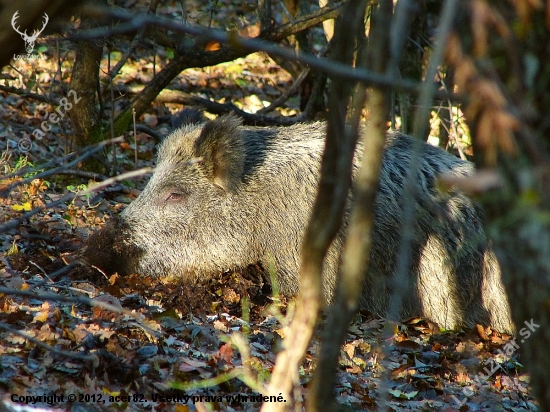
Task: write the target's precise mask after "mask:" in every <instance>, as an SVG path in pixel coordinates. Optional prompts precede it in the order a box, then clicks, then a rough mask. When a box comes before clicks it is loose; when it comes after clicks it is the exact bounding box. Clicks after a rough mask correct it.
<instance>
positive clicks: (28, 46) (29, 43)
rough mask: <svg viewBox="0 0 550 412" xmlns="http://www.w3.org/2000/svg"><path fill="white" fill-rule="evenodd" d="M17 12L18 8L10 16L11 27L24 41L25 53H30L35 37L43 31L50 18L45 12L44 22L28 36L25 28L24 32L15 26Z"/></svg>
mask: <svg viewBox="0 0 550 412" xmlns="http://www.w3.org/2000/svg"><path fill="white" fill-rule="evenodd" d="M18 13H19V10H17V11H16V12H15V13H14V15H13V17H12V18H11V26H12V27H13V29H14V30H15V31H16V32H17V33H19V34H20V35H21V38H22V39H23V40H24V41H25V49H26V50H27V53H28V54H31V53H32V51H33V49H34V43H35V42H36V39H37V38H38V36H39V35H40V33H42V32H43V31H44V28H45V27H46V24H48V21H49V20H50V19H49V17H48V15H47V14H46V13H44V24H43V25H42V28H41V29H40V30H35V31H34V32H33V34H32V36H29V35H28V34H27V30H25V31H24V32H21V31H19V27H15V23H16V20H17V18H18V17H19V16H18Z"/></svg>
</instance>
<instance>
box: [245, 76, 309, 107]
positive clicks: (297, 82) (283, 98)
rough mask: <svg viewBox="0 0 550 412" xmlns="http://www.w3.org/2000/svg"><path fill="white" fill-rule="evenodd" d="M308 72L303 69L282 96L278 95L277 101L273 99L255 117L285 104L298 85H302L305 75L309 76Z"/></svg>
mask: <svg viewBox="0 0 550 412" xmlns="http://www.w3.org/2000/svg"><path fill="white" fill-rule="evenodd" d="M309 71H310V69H309V68H306V69H304V70H303V71H302V73H300V75H299V76H298V77H297V78H296V80H294V82H293V83H292V85H291V86H290V87H289V88H288V89H287V90H286V91H285V92H284V93H283V94H282V95H280V96H279V97H278V98H277V99H275V100H274V101H273V102H271V104H270V105H269V106H267V107H264V108H263V109H260V110H258V111H257V112H256V115H261V114H265V113H269V112H271V111H273V110H275V109H276V108H277V107H279V106H280V105H282V104H283V103H284V102H286V101H287V100H288V99H289V97H290V96H292V95H293V94H294V93H296V90H298V88H299V87H300V85H301V84H302V82H303V81H304V79H305V78H306V77H307V75H308V74H309Z"/></svg>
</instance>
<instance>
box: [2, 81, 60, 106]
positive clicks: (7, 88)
mask: <svg viewBox="0 0 550 412" xmlns="http://www.w3.org/2000/svg"><path fill="white" fill-rule="evenodd" d="M0 91H3V92H6V93H11V94H16V95H18V96H21V97H26V98H29V99H34V100H38V101H39V102H43V103H48V104H51V105H57V103H58V102H57V101H55V100H53V99H50V98H49V97H46V96H44V95H43V94H38V93H32V92H29V91H28V90H24V89H19V88H17V87H11V86H4V85H3V84H0Z"/></svg>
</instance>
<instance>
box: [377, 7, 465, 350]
mask: <svg viewBox="0 0 550 412" xmlns="http://www.w3.org/2000/svg"><path fill="white" fill-rule="evenodd" d="M457 3H458V0H447V1H445V3H444V5H443V10H442V12H441V19H440V22H439V27H438V31H437V33H438V34H437V38H436V41H435V48H434V51H433V53H432V58H431V60H430V65H429V67H428V70H427V73H426V80H425V82H424V88H423V89H422V93H421V95H420V99H419V106H418V109H417V111H416V114H415V123H414V136H415V137H416V139H414V145H413V149H412V154H411V159H410V163H409V165H408V171H407V176H406V180H405V183H404V187H403V195H402V198H403V212H402V230H401V233H402V235H401V243H400V245H399V252H398V255H397V264H396V270H395V275H394V279H393V288H392V290H393V295H392V299H391V300H390V304H389V308H388V318H389V319H397V318H398V317H399V312H400V310H401V305H402V302H403V299H404V298H405V296H406V294H407V293H409V276H408V275H409V268H410V265H411V259H412V253H411V250H412V249H411V248H412V242H413V237H414V229H413V221H414V210H415V206H416V205H415V202H416V186H417V176H418V173H419V170H418V169H419V161H420V151H421V146H422V142H423V139H422V137H423V136H424V134H425V133H426V131H427V126H428V122H427V119H428V116H429V113H430V110H431V101H432V100H433V97H434V95H435V93H434V92H435V84H434V81H433V79H434V77H435V74H436V73H437V69H438V66H439V65H440V64H441V61H442V59H443V51H444V50H445V47H446V40H447V36H448V35H449V32H450V30H451V27H452V22H453V20H454V17H455V15H456V7H457ZM385 333H386V334H387V335H392V334H393V330H392V326H391V324H390V323H387V324H386V332H385ZM389 342H390V341H389V340H388V345H387V346H386V351H387V352H388V353H389V351H390V349H389Z"/></svg>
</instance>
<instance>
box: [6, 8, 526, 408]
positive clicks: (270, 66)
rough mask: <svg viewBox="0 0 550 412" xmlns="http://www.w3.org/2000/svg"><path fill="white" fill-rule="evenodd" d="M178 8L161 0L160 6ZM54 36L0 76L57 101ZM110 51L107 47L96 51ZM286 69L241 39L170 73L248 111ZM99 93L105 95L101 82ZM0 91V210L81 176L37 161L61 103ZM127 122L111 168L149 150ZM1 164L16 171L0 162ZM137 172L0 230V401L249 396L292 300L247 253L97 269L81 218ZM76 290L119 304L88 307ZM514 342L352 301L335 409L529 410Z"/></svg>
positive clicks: (19, 207)
mask: <svg viewBox="0 0 550 412" xmlns="http://www.w3.org/2000/svg"><path fill="white" fill-rule="evenodd" d="M141 3H143V2H138V4H141ZM237 3H239V2H237ZM241 3H242V2H241ZM227 10H228V11H227V12H226V13H228V16H229V17H227V16H219V15H218V16H217V18H218V19H223V18H230V17H231V16H230V15H231V10H233V9H231V8H228V9H227ZM177 11H178V10H177V8H175V9H174V10H171V9H170V8H169V6H163V12H164V13H166V14H170V13H176V12H177ZM190 13H192V12H190ZM243 13H245V14H246V13H247V11H246V10H244V11H243ZM205 15H206V16H207V17H208V16H209V15H210V14H208V13H207V14H200V13H198V14H197V15H196V16H194V17H193V16H192V15H191V14H190V16H191V17H190V18H195V19H196V21H197V22H199V23H203V24H204V23H205V22H203V21H201V19H203V18H207V17H205ZM56 44H57V45H56ZM63 45H64V43H63V42H61V46H59V44H58V43H56V41H55V39H49V38H45V39H41V41H39V44H38V46H37V47H38V52H39V53H41V54H43V55H45V56H47V58H46V59H43V60H34V61H26V60H15V61H14V62H13V63H12V65H11V66H8V67H5V68H3V69H2V71H1V77H0V83H1V84H3V85H6V86H12V87H16V88H19V89H21V90H27V91H31V92H33V93H36V94H40V95H44V96H48V98H49V99H54V100H56V101H60V99H62V98H71V96H70V95H67V91H68V82H69V80H70V73H71V68H72V66H73V64H74V53H73V52H72V51H71V47H70V46H69V45H66V46H67V47H66V48H65V49H64V48H63ZM121 47H123V46H121ZM123 52H124V50H112V51H111V58H112V62H111V64H113V63H114V62H116V59H117V58H120V55H121V53H123ZM156 53H157V60H156V61H155V63H154V64H153V62H152V59H151V52H150V50H147V49H143V50H142V49H138V51H137V52H136V54H135V56H133V57H132V58H131V59H130V60H129V61H128V62H127V64H126V65H125V66H124V68H123V70H122V71H121V73H120V74H119V75H118V76H117V77H116V79H115V82H114V88H115V91H116V95H117V99H118V98H120V100H117V102H115V106H114V110H115V114H116V113H117V110H120V107H121V105H122V104H123V102H124V101H125V100H124V99H127V98H128V94H131V93H135V90H138V89H139V88H140V87H143V85H144V84H146V83H147V82H148V81H150V80H151V79H152V77H153V76H154V73H155V71H158V70H159V69H160V68H162V67H163V65H165V64H166V63H167V62H168V61H169V59H170V55H171V54H170V50H167V49H164V48H162V47H160V46H158V48H157V50H156ZM106 61H107V59H104V63H105V66H104V67H102V68H101V70H102V71H103V72H106V71H107V66H106V64H107V63H106ZM291 83H292V79H291V77H290V75H289V74H288V73H287V72H285V71H284V70H282V69H281V68H280V67H279V66H278V65H277V64H275V63H274V62H273V61H272V60H271V59H269V58H268V57H266V56H265V55H263V54H253V55H250V56H248V57H247V58H242V59H238V60H236V61H233V62H228V63H224V64H220V65H218V66H214V67H208V68H205V69H189V70H186V71H184V72H183V73H181V74H180V75H179V76H178V78H177V79H176V80H175V81H174V83H173V87H174V88H177V89H179V90H183V91H185V92H187V93H192V94H196V95H199V96H201V97H204V98H208V99H212V100H214V101H217V102H225V101H231V102H232V103H234V104H236V105H238V106H239V107H240V108H242V109H243V110H245V111H247V112H250V113H253V112H255V111H257V110H258V109H260V108H263V107H264V106H265V105H267V104H269V102H271V101H273V100H275V99H276V98H277V97H279V96H280V95H281V94H282V93H284V91H285V90H286V89H287V88H288V87H289V85H290V84H291ZM132 90H134V91H132ZM105 94H106V98H108V96H109V90H108V89H107V90H106V92H105ZM72 97H74V98H76V96H72ZM69 102H70V100H69ZM0 105H1V109H0V153H1V154H2V157H1V158H0V191H1V190H3V189H6V187H8V186H9V185H11V184H12V183H14V182H19V183H21V182H22V179H28V182H27V183H25V184H21V185H19V186H17V187H16V188H14V189H13V190H12V191H11V192H10V193H9V195H8V196H7V197H0V225H2V224H5V223H8V222H10V221H11V220H13V219H16V218H18V217H20V216H21V215H22V214H24V213H25V212H27V211H29V210H32V209H34V208H37V207H41V206H44V205H47V204H48V203H51V202H53V201H56V200H58V199H60V198H62V197H63V196H65V195H67V194H70V193H71V192H78V191H79V190H82V189H83V188H86V187H89V186H90V185H92V184H93V183H94V182H93V181H92V180H89V179H87V178H84V177H81V176H80V175H79V174H78V172H75V171H74V170H73V169H77V167H76V166H74V167H71V168H70V169H71V170H72V172H71V171H68V172H67V171H65V174H53V175H50V176H45V177H37V173H38V171H40V170H48V169H49V168H51V167H44V166H41V165H44V164H45V163H46V162H48V161H51V160H52V159H61V158H62V157H63V156H65V155H66V154H68V153H70V152H71V146H72V144H73V143H72V130H71V125H70V122H69V121H68V119H67V117H65V118H63V119H62V120H61V121H58V122H55V123H54V122H52V121H49V122H48V116H50V114H51V113H53V112H54V111H55V109H56V106H52V104H50V103H46V102H42V101H39V100H37V99H33V98H29V97H28V96H24V95H21V94H16V93H6V92H2V91H0ZM67 107H68V106H67ZM181 108H182V107H181V105H178V104H170V103H155V104H153V105H152V107H151V108H150V110H149V111H148V113H147V114H145V115H144V116H142V118H141V119H140V122H141V123H143V124H145V125H147V126H148V127H150V128H153V129H155V130H157V132H158V133H160V134H162V135H166V134H168V133H169V132H170V123H169V116H170V115H171V114H174V113H176V112H177V111H178V110H180V109H181ZM297 113H299V98H298V96H292V97H291V98H290V99H289V100H287V101H286V102H285V103H284V104H283V105H282V106H281V107H279V108H278V109H277V110H276V111H275V112H274V113H273V116H274V117H277V116H294V115H296V114H297ZM45 121H47V122H48V126H49V127H50V130H49V131H48V132H47V133H45V136H44V137H43V138H42V139H37V138H36V135H33V131H34V130H35V129H37V128H40V127H41V125H42V123H43V122H45ZM126 138H127V140H126V142H124V143H121V144H119V145H117V147H116V159H117V164H118V166H117V167H118V168H119V170H120V171H129V170H132V169H134V167H142V166H147V165H152V164H153V161H154V155H155V151H156V147H157V142H156V140H155V139H154V138H153V137H151V136H149V135H148V134H145V133H138V134H137V136H136V139H135V140H134V139H133V136H132V135H131V133H128V135H127V136H126ZM29 143H30V144H29ZM136 144H137V153H138V158H139V160H138V164H137V165H135V164H134V150H135V149H136ZM111 159H112V157H111ZM71 160H72V159H71ZM68 161H69V160H66V161H65V162H64V163H65V164H66V163H68ZM16 172H20V174H19V175H17V176H12V177H9V175H10V174H12V173H16ZM147 178H148V177H147V176H145V177H141V178H138V179H136V180H134V181H133V182H123V183H116V184H114V185H112V186H111V187H109V188H107V189H104V190H101V191H98V192H94V193H93V194H92V195H87V196H77V197H76V198H75V199H74V200H73V201H69V202H64V203H62V204H60V205H58V206H56V207H52V208H48V209H46V210H43V211H41V212H40V213H37V214H36V215H34V216H33V217H31V218H29V219H26V220H24V221H23V222H22V223H21V224H19V225H18V226H16V227H13V228H11V229H8V230H7V231H4V232H0V256H1V259H0V286H2V287H3V288H7V289H10V290H12V291H13V292H12V293H8V292H7V290H6V289H2V291H1V292H2V294H1V295H0V308H1V310H0V329H1V331H0V394H1V395H2V400H3V402H4V403H3V404H4V405H7V406H5V407H6V408H9V407H10V406H9V405H10V402H11V401H15V402H16V403H25V402H26V403H32V405H31V406H33V407H44V408H52V409H55V410H87V411H94V410H98V411H104V410H105V411H106V410H128V411H134V410H135V411H140V410H144V411H146V410H147V411H161V410H162V411H164V410H174V411H209V410H213V411H218V410H219V411H255V410H258V409H259V408H260V406H261V403H262V401H261V399H259V398H258V391H257V388H258V387H259V386H260V385H262V383H264V382H265V381H266V380H268V379H269V376H270V372H271V370H272V368H273V364H274V361H275V357H276V353H277V351H278V350H279V349H280V346H281V341H282V338H283V337H284V335H285V330H286V320H285V314H287V313H288V312H289V311H290V312H291V311H292V301H291V300H290V301H288V300H286V299H285V298H280V299H276V298H273V297H272V296H271V290H270V288H269V285H268V282H267V281H266V276H265V273H264V272H263V270H262V269H261V268H258V267H254V266H252V267H249V268H246V269H245V270H243V271H242V272H239V273H233V272H228V273H220V274H218V275H216V276H214V278H212V279H210V280H208V281H205V282H202V283H198V284H194V285H189V284H180V283H163V282H161V281H158V280H154V279H149V278H146V277H142V276H138V275H132V276H128V277H121V276H118V275H116V274H115V275H113V274H105V273H101V272H100V271H99V270H96V269H95V268H92V267H90V266H89V265H87V264H86V262H85V261H84V260H83V259H82V252H83V250H84V248H85V244H86V239H87V238H88V236H89V235H90V233H91V232H92V231H94V230H98V229H100V228H102V227H103V226H104V225H105V224H106V222H108V221H110V220H112V219H113V218H114V217H115V216H117V215H118V214H119V213H120V211H121V210H123V209H124V207H125V206H126V205H127V204H128V203H130V202H131V201H132V200H133V199H135V198H136V196H137V195H138V194H139V191H140V189H142V188H143V187H144V185H145V183H146V181H147ZM45 294H56V295H61V296H63V297H65V298H66V301H59V300H56V299H53V298H52V297H51V296H50V297H49V298H46V297H45ZM86 298H89V299H92V300H93V301H94V302H97V301H101V302H106V303H110V304H112V305H114V306H115V307H118V308H119V309H123V312H122V313H116V312H112V311H109V310H107V309H105V308H103V309H102V308H100V307H98V306H93V307H92V306H90V305H89V304H88V303H89V302H88V301H87V300H86ZM532 328H534V327H532ZM44 344H46V345H48V346H44ZM520 345H521V344H520V343H518V342H516V340H515V339H514V338H513V337H511V336H507V335H501V334H499V333H498V332H497V331H493V330H489V329H485V330H484V329H483V328H481V327H479V328H476V329H473V330H461V331H454V332H451V331H442V330H440V329H439V328H438V327H437V326H436V325H434V324H432V323H431V322H429V321H427V320H423V319H408V320H405V321H403V322H402V323H395V322H389V321H386V320H384V319H377V318H373V317H372V316H370V315H369V314H367V313H361V314H359V315H357V317H356V320H355V321H354V323H353V324H352V326H351V327H350V329H349V334H348V337H347V339H346V343H345V345H344V346H343V347H342V351H341V359H340V365H339V370H338V375H337V386H336V388H335V394H336V398H337V400H338V402H339V403H340V404H342V405H343V406H347V407H348V410H391V411H405V410H407V411H429V410H433V411H520V410H521V411H523V410H536V406H535V405H536V403H535V401H534V398H533V396H532V395H531V390H530V387H529V378H528V376H527V375H526V373H525V371H524V368H523V366H522V365H521V357H520V356H519V350H518V349H519V347H520ZM51 348H55V350H52V349H51ZM318 349H319V334H318V333H317V334H316V336H315V339H314V340H313V342H312V344H311V346H310V348H309V351H308V354H307V356H306V359H305V360H304V362H303V367H302V368H301V369H300V384H301V386H299V387H298V388H297V390H296V391H295V392H294V397H295V400H297V401H298V403H297V404H296V408H295V409H294V410H302V405H301V403H300V402H301V401H302V400H303V399H307V383H308V382H309V381H310V379H311V377H312V372H313V370H314V366H315V356H316V353H317V352H318ZM54 395H55V396H57V397H54ZM41 396H42V397H41ZM44 396H45V397H44ZM26 397H29V398H26ZM38 397H41V398H38ZM288 401H289V402H290V400H288ZM12 406H13V405H12ZM77 406H79V407H80V408H81V409H76V407H77Z"/></svg>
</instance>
